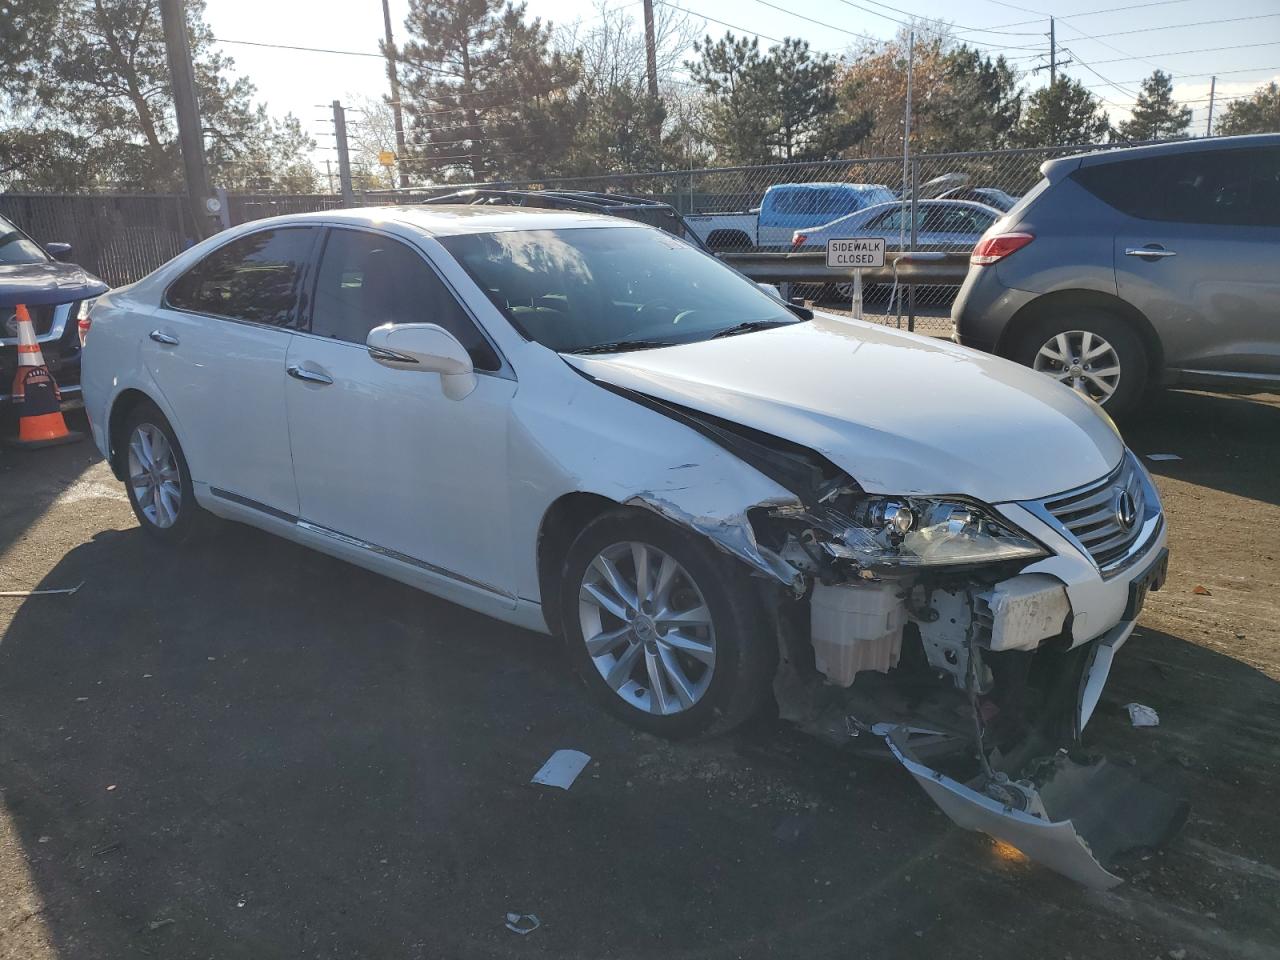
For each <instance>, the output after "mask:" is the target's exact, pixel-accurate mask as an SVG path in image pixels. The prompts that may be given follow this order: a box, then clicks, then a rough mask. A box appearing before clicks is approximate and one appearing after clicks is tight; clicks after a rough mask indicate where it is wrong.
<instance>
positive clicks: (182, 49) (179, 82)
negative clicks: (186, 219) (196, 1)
mask: <svg viewBox="0 0 1280 960" xmlns="http://www.w3.org/2000/svg"><path fill="white" fill-rule="evenodd" d="M184 8H185V5H184V3H183V0H160V22H161V23H162V25H163V26H164V47H165V53H166V54H167V56H168V60H169V80H170V83H171V84H172V86H173V107H174V112H175V113H176V114H177V116H178V142H179V144H180V146H181V147H182V167H183V172H184V173H185V176H186V181H187V199H188V202H189V203H190V205H191V218H192V220H193V222H194V224H195V230H196V234H197V239H200V240H203V239H204V238H205V237H209V236H212V235H213V234H214V233H216V232H217V227H215V226H214V222H215V221H214V218H215V217H217V215H218V212H219V203H218V200H217V198H216V197H214V195H213V191H212V190H211V189H210V188H209V172H208V170H207V169H206V168H205V164H204V133H203V131H202V128H201V126H200V105H199V104H198V103H197V102H196V75H195V70H194V69H193V68H192V66H191V41H190V38H189V37H188V36H187V18H186V11H185V9H184Z"/></svg>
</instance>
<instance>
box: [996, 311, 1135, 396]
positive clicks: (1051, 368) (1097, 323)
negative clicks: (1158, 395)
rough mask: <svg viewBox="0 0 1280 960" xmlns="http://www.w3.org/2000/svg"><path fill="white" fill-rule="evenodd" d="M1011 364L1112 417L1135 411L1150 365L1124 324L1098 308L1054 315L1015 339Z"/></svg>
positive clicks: (1040, 320)
mask: <svg viewBox="0 0 1280 960" xmlns="http://www.w3.org/2000/svg"><path fill="white" fill-rule="evenodd" d="M1012 359H1014V360H1016V361H1018V362H1019V363H1022V364H1025V365H1026V366H1028V367H1031V368H1032V369H1034V370H1038V371H1039V372H1041V373H1043V374H1046V375H1047V376H1050V377H1053V378H1054V379H1055V380H1057V381H1059V382H1061V383H1065V384H1066V385H1067V386H1069V387H1071V388H1072V389H1073V390H1076V391H1078V392H1079V393H1081V394H1083V395H1085V396H1087V397H1089V398H1090V399H1091V400H1093V401H1095V402H1096V403H1098V404H1101V405H1102V406H1103V407H1105V408H1106V410H1107V412H1108V413H1109V414H1111V415H1112V416H1113V417H1117V416H1123V415H1124V414H1126V413H1129V412H1131V411H1132V410H1134V409H1135V408H1136V407H1137V406H1138V405H1139V404H1140V403H1141V401H1142V399H1143V396H1144V395H1145V394H1146V391H1147V384H1148V380H1149V376H1150V373H1149V370H1150V361H1149V359H1148V357H1147V351H1146V347H1145V346H1144V345H1143V343H1142V339H1141V337H1139V336H1138V334H1137V332H1136V331H1135V330H1134V329H1133V327H1132V326H1130V325H1129V324H1128V323H1126V322H1125V321H1124V320H1122V319H1120V318H1119V317H1117V316H1115V315H1114V314H1111V313H1107V312H1105V311H1102V310H1098V309H1096V308H1081V309H1079V310H1070V311H1061V312H1055V313H1053V314H1051V315H1049V316H1046V317H1043V318H1041V319H1039V320H1037V321H1035V322H1033V323H1032V324H1031V325H1030V326H1029V327H1028V328H1027V330H1026V331H1025V332H1024V333H1023V334H1022V336H1021V337H1019V339H1018V341H1017V343H1016V345H1015V346H1014V349H1013V352H1012Z"/></svg>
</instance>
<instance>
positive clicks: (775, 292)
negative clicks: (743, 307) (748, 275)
mask: <svg viewBox="0 0 1280 960" xmlns="http://www.w3.org/2000/svg"><path fill="white" fill-rule="evenodd" d="M756 286H757V287H759V288H760V289H761V290H763V291H764V292H765V293H767V294H768V295H769V296H771V297H773V299H775V300H777V301H778V302H779V303H786V302H787V301H786V300H784V299H782V291H781V290H779V289H778V288H777V286H776V285H774V284H772V283H757V284H756Z"/></svg>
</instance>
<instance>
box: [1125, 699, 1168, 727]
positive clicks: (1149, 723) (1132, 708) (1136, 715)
mask: <svg viewBox="0 0 1280 960" xmlns="http://www.w3.org/2000/svg"><path fill="white" fill-rule="evenodd" d="M1124 708H1125V709H1126V710H1128V711H1129V722H1130V723H1132V724H1133V725H1134V726H1135V727H1158V726H1160V714H1158V713H1156V712H1155V711H1154V710H1152V709H1151V708H1150V707H1148V706H1145V705H1144V704H1141V703H1126V704H1125V705H1124Z"/></svg>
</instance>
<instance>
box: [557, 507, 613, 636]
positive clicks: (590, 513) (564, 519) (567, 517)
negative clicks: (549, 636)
mask: <svg viewBox="0 0 1280 960" xmlns="http://www.w3.org/2000/svg"><path fill="white" fill-rule="evenodd" d="M620 506H622V504H620V503H618V502H617V501H616V500H610V499H609V498H608V497H605V496H601V495H600V494H598V493H584V492H581V491H575V492H573V493H566V494H564V495H563V496H562V497H560V498H559V499H557V500H555V501H553V502H552V504H551V505H550V506H549V507H547V509H546V512H545V513H543V515H542V522H541V523H540V524H539V525H538V540H537V566H538V591H539V594H540V596H541V601H542V616H543V618H544V619H545V620H546V621H547V627H548V628H550V630H551V632H552V633H560V631H561V627H562V626H563V620H562V613H563V611H561V610H560V591H559V589H558V578H559V575H560V571H561V569H562V568H563V567H564V562H565V558H566V557H567V556H568V555H569V547H570V545H571V544H572V543H573V541H574V538H575V537H577V535H578V533H579V532H581V530H582V529H583V527H585V526H586V525H587V524H588V523H590V522H591V521H592V520H594V519H595V518H596V517H598V516H600V515H601V514H602V513H606V512H608V511H610V510H616V509H617V508H618V507H620Z"/></svg>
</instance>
